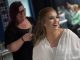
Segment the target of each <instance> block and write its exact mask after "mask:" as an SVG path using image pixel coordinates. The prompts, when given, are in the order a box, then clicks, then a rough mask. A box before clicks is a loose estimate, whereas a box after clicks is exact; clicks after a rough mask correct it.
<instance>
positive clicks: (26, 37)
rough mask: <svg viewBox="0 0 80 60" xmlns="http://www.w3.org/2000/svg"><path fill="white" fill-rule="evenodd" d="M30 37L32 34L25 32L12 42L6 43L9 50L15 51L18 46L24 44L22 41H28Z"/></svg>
mask: <svg viewBox="0 0 80 60" xmlns="http://www.w3.org/2000/svg"><path fill="white" fill-rule="evenodd" d="M31 39H32V34H31V33H27V34H25V35H23V36H22V37H21V38H19V39H18V40H16V41H14V42H12V43H11V44H9V45H7V48H8V49H9V50H10V51H11V52H16V51H17V50H19V49H20V47H21V46H22V45H23V44H24V42H27V41H30V40H31Z"/></svg>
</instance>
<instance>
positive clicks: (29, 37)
mask: <svg viewBox="0 0 80 60" xmlns="http://www.w3.org/2000/svg"><path fill="white" fill-rule="evenodd" d="M22 38H23V40H24V41H25V42H26V41H31V40H32V33H26V34H25V35H23V37H22Z"/></svg>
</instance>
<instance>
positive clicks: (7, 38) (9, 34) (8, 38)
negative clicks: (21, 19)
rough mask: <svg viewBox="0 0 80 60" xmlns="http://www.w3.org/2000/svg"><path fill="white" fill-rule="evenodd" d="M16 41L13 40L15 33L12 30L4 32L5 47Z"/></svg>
mask: <svg viewBox="0 0 80 60" xmlns="http://www.w3.org/2000/svg"><path fill="white" fill-rule="evenodd" d="M15 40H16V38H15V32H14V30H12V29H10V28H9V29H7V30H6V31H5V46H6V45H8V44H10V43H12V42H14V41H15Z"/></svg>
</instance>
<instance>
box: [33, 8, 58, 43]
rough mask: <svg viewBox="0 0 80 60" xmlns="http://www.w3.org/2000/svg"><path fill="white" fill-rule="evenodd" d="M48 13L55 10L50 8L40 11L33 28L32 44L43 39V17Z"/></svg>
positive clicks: (44, 34)
mask: <svg viewBox="0 0 80 60" xmlns="http://www.w3.org/2000/svg"><path fill="white" fill-rule="evenodd" d="M50 11H56V10H54V9H53V8H52V7H46V8H43V9H42V10H40V12H39V15H38V18H37V21H36V25H35V28H34V43H39V41H40V40H42V39H43V38H45V36H46V29H45V27H44V23H45V19H44V17H45V16H46V14H47V13H48V12H50ZM56 13H57V12H56Z"/></svg>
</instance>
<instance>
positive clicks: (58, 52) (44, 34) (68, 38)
mask: <svg viewBox="0 0 80 60" xmlns="http://www.w3.org/2000/svg"><path fill="white" fill-rule="evenodd" d="M59 22H60V18H59V17H58V14H57V11H56V10H55V9H53V8H52V7H46V8H43V9H42V10H40V12H39V15H38V19H37V23H36V26H35V29H34V42H35V46H34V48H33V60H80V39H79V37H78V36H77V35H76V34H75V33H73V32H72V31H71V30H69V29H63V28H61V27H60V24H59Z"/></svg>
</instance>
